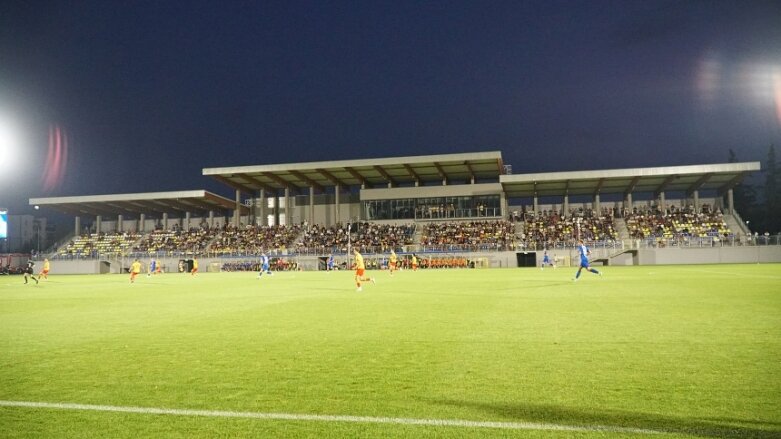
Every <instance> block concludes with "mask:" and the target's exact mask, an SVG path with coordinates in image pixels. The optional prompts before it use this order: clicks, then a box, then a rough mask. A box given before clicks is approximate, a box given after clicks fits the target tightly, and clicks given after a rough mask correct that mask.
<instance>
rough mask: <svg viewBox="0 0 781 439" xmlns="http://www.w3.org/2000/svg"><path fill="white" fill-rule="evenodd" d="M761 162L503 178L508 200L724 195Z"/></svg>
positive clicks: (524, 175)
mask: <svg viewBox="0 0 781 439" xmlns="http://www.w3.org/2000/svg"><path fill="white" fill-rule="evenodd" d="M759 170H760V165H759V162H744V163H725V164H716V165H693V166H666V167H659V168H631V169H610V170H603V171H571V172H547V173H539V174H517V175H502V176H500V177H499V182H500V183H501V184H502V187H503V188H504V191H505V193H506V194H507V196H508V197H511V198H514V197H531V196H534V195H537V196H563V195H565V194H567V195H595V194H616V193H621V194H626V193H642V192H645V193H653V194H656V195H658V194H659V193H661V192H665V191H666V192H674V191H679V192H686V193H687V194H691V193H693V192H694V191H696V190H700V191H702V190H716V191H718V192H719V193H725V192H726V191H727V190H728V189H731V188H733V187H734V186H735V185H736V184H738V183H740V182H741V181H742V180H743V178H744V177H745V176H746V175H747V174H749V173H751V172H754V171H759Z"/></svg>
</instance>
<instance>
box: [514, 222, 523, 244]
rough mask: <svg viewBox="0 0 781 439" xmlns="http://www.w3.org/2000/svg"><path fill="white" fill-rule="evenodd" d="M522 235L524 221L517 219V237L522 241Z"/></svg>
mask: <svg viewBox="0 0 781 439" xmlns="http://www.w3.org/2000/svg"><path fill="white" fill-rule="evenodd" d="M521 235H523V222H522V221H516V222H515V239H516V240H518V241H520V240H521Z"/></svg>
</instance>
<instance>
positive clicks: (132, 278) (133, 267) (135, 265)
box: [130, 259, 141, 284]
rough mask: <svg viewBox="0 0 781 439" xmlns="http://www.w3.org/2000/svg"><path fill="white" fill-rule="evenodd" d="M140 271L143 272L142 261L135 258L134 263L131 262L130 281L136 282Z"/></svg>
mask: <svg viewBox="0 0 781 439" xmlns="http://www.w3.org/2000/svg"><path fill="white" fill-rule="evenodd" d="M138 273H141V263H140V262H138V259H136V260H134V261H133V263H132V264H130V283H131V284H132V283H134V282H135V281H136V276H138Z"/></svg>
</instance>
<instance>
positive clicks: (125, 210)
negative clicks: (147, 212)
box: [106, 203, 141, 214]
mask: <svg viewBox="0 0 781 439" xmlns="http://www.w3.org/2000/svg"><path fill="white" fill-rule="evenodd" d="M106 206H111V208H113V209H116V210H117V211H121V212H123V213H136V214H138V213H141V211H139V210H138V209H133V208H132V207H128V206H127V204H126V203H106Z"/></svg>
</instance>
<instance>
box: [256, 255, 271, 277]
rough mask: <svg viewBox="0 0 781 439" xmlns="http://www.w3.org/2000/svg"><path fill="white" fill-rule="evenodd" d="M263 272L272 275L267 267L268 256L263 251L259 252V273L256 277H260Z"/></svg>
mask: <svg viewBox="0 0 781 439" xmlns="http://www.w3.org/2000/svg"><path fill="white" fill-rule="evenodd" d="M263 273H267V274H268V275H269V276H272V275H273V273H272V272H271V269H269V265H268V256H266V254H265V253H261V254H260V273H258V279H260V276H263Z"/></svg>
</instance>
